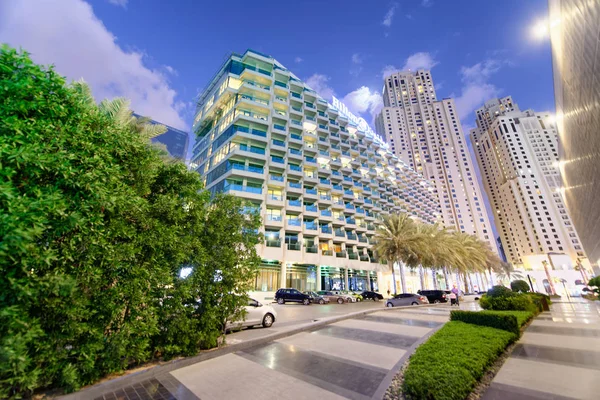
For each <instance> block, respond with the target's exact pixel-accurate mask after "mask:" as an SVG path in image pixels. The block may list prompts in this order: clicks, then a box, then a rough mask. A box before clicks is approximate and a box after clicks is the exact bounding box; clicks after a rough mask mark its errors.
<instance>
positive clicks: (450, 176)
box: [376, 70, 497, 252]
mask: <svg viewBox="0 0 600 400" xmlns="http://www.w3.org/2000/svg"><path fill="white" fill-rule="evenodd" d="M384 85H385V86H384V89H383V102H384V107H383V109H382V111H381V113H380V114H379V115H378V116H377V119H376V126H377V131H378V133H379V134H380V135H381V136H383V137H384V139H385V140H386V141H387V142H388V144H389V146H390V149H391V150H392V152H393V153H394V154H395V155H396V156H398V158H400V159H401V160H403V161H404V162H405V163H407V164H408V165H409V166H410V167H412V168H414V169H415V170H416V171H417V172H419V173H421V174H422V175H423V176H424V177H425V178H427V179H429V180H430V181H431V182H432V183H433V184H434V185H435V193H436V196H437V198H438V201H439V204H440V207H441V210H442V222H443V224H444V225H445V226H448V227H452V228H454V229H455V230H457V231H462V232H466V233H470V234H474V235H477V236H478V237H479V238H480V239H482V240H484V241H486V242H487V243H488V244H489V246H490V248H491V249H493V250H494V251H495V252H497V248H496V241H495V239H494V234H493V232H492V231H491V224H490V221H489V218H488V215H487V211H486V209H485V203H484V199H483V196H482V193H481V189H480V187H479V184H478V183H477V177H476V174H475V170H474V168H473V162H472V161H471V156H470V154H469V150H468V148H467V143H466V139H465V137H464V136H463V131H462V127H461V124H460V121H459V118H458V115H457V113H456V106H455V105H454V100H453V99H443V100H437V98H436V93H435V89H434V86H433V81H432V78H431V73H430V72H429V71H425V70H418V71H416V72H396V73H393V74H391V75H390V76H388V77H386V78H385V79H384Z"/></svg>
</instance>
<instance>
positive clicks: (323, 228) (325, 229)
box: [321, 225, 333, 234]
mask: <svg viewBox="0 0 600 400" xmlns="http://www.w3.org/2000/svg"><path fill="white" fill-rule="evenodd" d="M321 233H327V234H332V233H333V230H332V229H331V227H330V226H327V225H323V226H321Z"/></svg>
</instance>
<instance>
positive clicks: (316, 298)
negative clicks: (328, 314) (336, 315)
mask: <svg viewBox="0 0 600 400" xmlns="http://www.w3.org/2000/svg"><path fill="white" fill-rule="evenodd" d="M302 293H304V294H307V295H309V296H310V301H311V303H319V304H329V297H325V296H321V295H320V294H318V293H317V292H302Z"/></svg>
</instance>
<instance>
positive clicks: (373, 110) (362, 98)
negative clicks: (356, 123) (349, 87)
mask: <svg viewBox="0 0 600 400" xmlns="http://www.w3.org/2000/svg"><path fill="white" fill-rule="evenodd" d="M342 103H344V104H345V105H346V106H347V107H348V109H349V110H350V111H352V112H353V113H354V114H365V113H368V114H370V115H371V117H375V115H377V113H378V112H379V111H381V108H382V107H383V98H382V97H381V94H380V93H378V92H377V91H375V90H373V91H372V90H371V89H369V88H368V87H366V86H362V87H360V88H358V89H356V90H354V91H352V92H350V93H348V94H347V95H346V96H344V98H343V99H342Z"/></svg>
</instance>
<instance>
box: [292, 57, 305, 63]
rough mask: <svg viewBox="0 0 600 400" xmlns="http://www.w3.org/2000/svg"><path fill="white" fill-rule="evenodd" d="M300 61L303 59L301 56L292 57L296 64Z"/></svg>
mask: <svg viewBox="0 0 600 400" xmlns="http://www.w3.org/2000/svg"><path fill="white" fill-rule="evenodd" d="M302 61H304V59H303V58H301V57H296V58H294V62H295V63H297V64H299V63H301V62H302Z"/></svg>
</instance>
